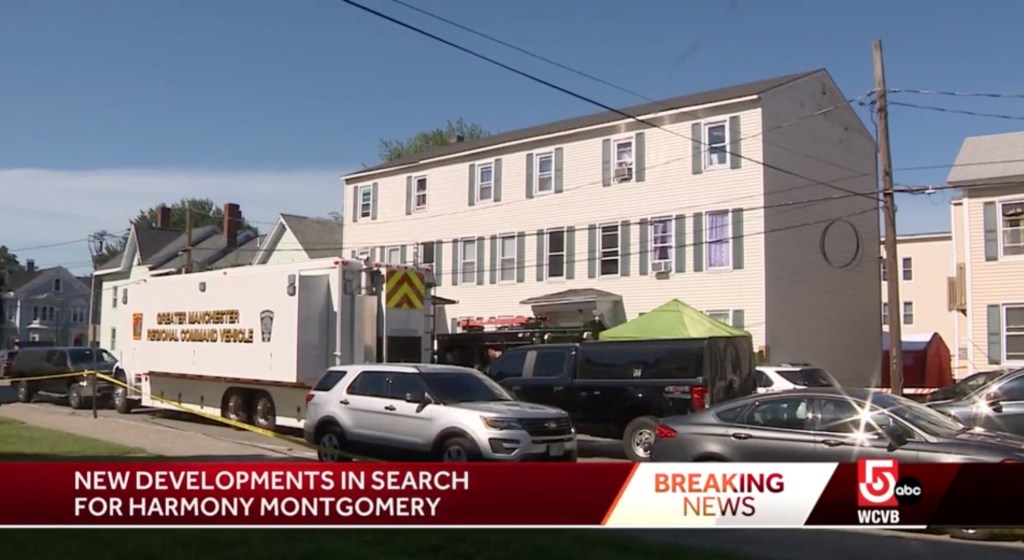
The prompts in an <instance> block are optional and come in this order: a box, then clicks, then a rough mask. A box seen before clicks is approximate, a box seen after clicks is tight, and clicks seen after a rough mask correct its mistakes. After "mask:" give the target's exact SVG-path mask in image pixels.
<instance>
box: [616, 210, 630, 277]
mask: <svg viewBox="0 0 1024 560" xmlns="http://www.w3.org/2000/svg"><path fill="white" fill-rule="evenodd" d="M632 229H633V228H632V227H630V223H629V220H622V222H621V223H620V224H619V274H620V275H621V276H629V264H630V261H631V260H632V259H630V253H631V251H630V246H631V245H632V241H631V240H630V232H631V230H632Z"/></svg>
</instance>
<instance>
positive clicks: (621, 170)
mask: <svg viewBox="0 0 1024 560" xmlns="http://www.w3.org/2000/svg"><path fill="white" fill-rule="evenodd" d="M632 178H633V168H632V167H616V168H615V180H616V181H619V182H622V181H628V180H630V179H632Z"/></svg>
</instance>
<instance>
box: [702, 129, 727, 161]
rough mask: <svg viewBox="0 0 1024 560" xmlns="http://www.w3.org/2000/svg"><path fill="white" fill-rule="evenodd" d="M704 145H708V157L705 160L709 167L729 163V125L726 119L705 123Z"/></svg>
mask: <svg viewBox="0 0 1024 560" xmlns="http://www.w3.org/2000/svg"><path fill="white" fill-rule="evenodd" d="M704 145H705V146H706V147H707V152H706V153H707V159H706V160H705V162H704V164H705V166H706V168H707V169H715V168H716V167H724V166H725V165H727V164H728V163H729V151H728V149H727V147H728V145H729V127H728V126H726V123H725V121H719V122H713V123H708V124H706V125H704Z"/></svg>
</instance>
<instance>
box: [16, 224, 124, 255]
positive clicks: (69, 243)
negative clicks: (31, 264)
mask: <svg viewBox="0 0 1024 560" xmlns="http://www.w3.org/2000/svg"><path fill="white" fill-rule="evenodd" d="M128 231H129V230H127V229H126V230H121V231H115V232H111V233H108V234H107V236H108V237H117V236H119V235H123V234H125V233H127V232H128ZM92 239H93V238H92V237H91V236H90V237H83V238H81V239H71V240H69V241H60V242H57V243H50V244H48V245H36V246H35V247H23V248H21V249H10V251H11V252H12V253H24V252H27V251H38V250H41V249H52V248H54V247H64V246H67V245H74V244H76V243H87V242H89V241H92Z"/></svg>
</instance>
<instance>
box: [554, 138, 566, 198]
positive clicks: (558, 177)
mask: <svg viewBox="0 0 1024 560" xmlns="http://www.w3.org/2000/svg"><path fill="white" fill-rule="evenodd" d="M562 158H563V155H562V148H555V192H556V193H560V192H562V191H563V190H564V187H563V179H562V176H563V175H564V172H563V170H562V169H563V165H564V162H563V161H562Z"/></svg>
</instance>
